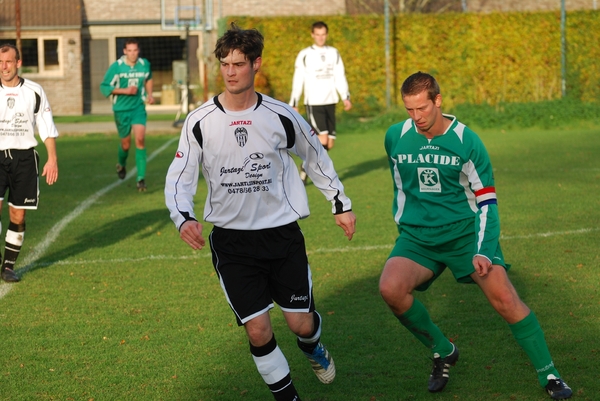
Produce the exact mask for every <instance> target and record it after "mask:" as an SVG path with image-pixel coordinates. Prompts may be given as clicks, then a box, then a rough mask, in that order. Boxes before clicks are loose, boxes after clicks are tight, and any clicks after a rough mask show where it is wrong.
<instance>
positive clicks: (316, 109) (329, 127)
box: [306, 104, 335, 139]
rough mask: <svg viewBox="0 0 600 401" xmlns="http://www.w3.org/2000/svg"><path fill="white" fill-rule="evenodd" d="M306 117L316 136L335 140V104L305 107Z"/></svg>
mask: <svg viewBox="0 0 600 401" xmlns="http://www.w3.org/2000/svg"><path fill="white" fill-rule="evenodd" d="M306 117H307V119H308V123H309V124H310V125H311V127H312V128H313V129H314V130H315V132H316V133H317V134H319V135H327V136H328V137H329V138H333V139H335V104H326V105H323V106H310V105H306Z"/></svg>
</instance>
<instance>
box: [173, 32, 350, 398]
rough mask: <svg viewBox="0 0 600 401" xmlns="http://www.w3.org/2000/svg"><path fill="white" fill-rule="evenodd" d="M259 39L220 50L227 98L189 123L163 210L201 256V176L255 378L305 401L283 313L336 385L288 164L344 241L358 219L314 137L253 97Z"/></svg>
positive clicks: (287, 112)
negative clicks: (282, 339)
mask: <svg viewBox="0 0 600 401" xmlns="http://www.w3.org/2000/svg"><path fill="white" fill-rule="evenodd" d="M262 50H263V37H262V35H261V34H260V33H259V32H258V31H257V30H254V29H252V30H242V29H240V28H239V27H237V26H236V25H235V24H232V26H231V28H230V29H229V30H228V31H227V32H226V33H225V35H224V36H222V37H221V38H220V39H219V40H218V41H217V45H216V48H215V51H214V54H215V56H216V57H217V59H218V60H219V61H220V70H221V75H222V77H223V81H224V84H225V91H224V92H223V93H221V94H220V95H218V96H215V97H214V98H213V99H211V100H209V101H208V102H206V103H205V104H203V105H202V106H200V107H199V108H197V109H196V110H194V111H193V112H191V113H190V114H189V115H188V117H187V118H186V121H185V124H184V126H183V129H182V132H181V138H180V142H179V147H178V150H177V153H176V155H175V158H174V160H173V162H172V163H171V166H170V167H169V171H168V173H167V177H166V186H165V200H166V204H167V207H168V208H169V210H170V213H171V218H172V220H173V222H174V223H175V225H176V227H177V228H178V230H179V232H180V236H181V238H182V240H183V241H185V242H186V243H187V244H189V245H190V246H191V247H192V248H193V249H202V248H203V247H204V246H205V238H204V235H203V231H202V230H203V225H202V224H201V223H200V222H199V221H197V219H196V217H195V213H194V203H193V198H194V195H195V194H196V190H197V186H198V178H199V174H200V171H202V175H203V176H204V179H205V180H206V184H207V191H208V192H207V198H206V203H205V206H204V221H207V222H210V223H212V224H213V225H214V228H213V230H212V232H211V233H210V235H209V242H210V247H211V251H212V257H213V265H214V268H215V270H216V272H217V274H218V277H219V280H220V282H221V286H222V288H223V291H224V293H225V296H226V298H227V301H228V303H229V305H230V307H231V309H232V311H233V312H234V314H235V316H236V319H237V322H238V324H239V325H243V326H244V327H245V330H246V333H247V335H248V338H249V342H250V351H251V354H252V357H253V359H254V362H255V364H256V367H257V369H258V371H259V373H260V374H261V375H262V377H263V379H264V381H265V383H266V384H267V385H268V387H269V389H270V390H271V393H272V394H273V396H274V397H275V399H276V400H278V401H299V400H300V397H299V395H298V393H297V392H296V389H295V387H294V385H293V383H292V380H291V376H290V368H289V366H288V363H287V360H286V358H285V356H284V355H283V353H282V352H281V350H280V348H279V347H278V345H277V342H276V340H275V336H274V334H273V330H272V326H271V320H270V316H269V310H270V309H271V308H273V306H274V303H277V304H278V305H279V307H280V308H281V309H282V311H283V314H284V317H285V319H286V322H287V324H288V326H289V328H290V330H291V331H292V332H293V333H294V334H296V335H297V338H298V346H299V348H300V349H301V350H302V351H303V352H304V354H305V355H306V356H307V358H308V359H309V361H310V362H311V364H312V367H313V370H314V372H315V374H316V375H317V377H318V378H319V380H320V381H321V382H323V383H331V382H332V381H333V379H334V377H335V364H334V362H333V359H332V358H331V354H330V353H329V352H328V351H327V349H326V348H325V347H324V346H323V344H322V343H321V341H320V338H321V328H322V322H321V317H320V315H319V314H318V313H317V311H316V310H315V301H314V299H313V291H312V277H311V271H310V266H309V264H308V258H307V255H306V249H305V244H304V237H303V235H302V232H301V230H300V227H299V225H298V223H297V220H299V219H302V218H305V217H308V215H309V208H308V200H307V195H306V191H305V189H304V185H303V184H302V181H301V179H300V176H299V174H298V170H297V168H296V165H295V163H294V159H293V158H292V156H291V154H295V155H298V156H299V157H300V158H302V159H303V160H304V161H305V163H306V166H307V167H306V168H307V171H308V174H309V175H310V178H311V179H312V180H313V182H314V184H315V186H316V187H317V188H319V189H320V190H321V192H322V193H323V194H324V195H325V197H326V198H327V200H329V201H330V202H331V203H332V212H333V214H334V217H335V221H336V224H337V225H338V226H340V227H341V228H342V229H343V230H344V233H345V235H346V236H347V237H348V239H349V240H350V239H352V236H353V235H354V232H355V221H356V218H355V216H354V213H353V212H352V210H351V202H350V199H348V197H347V196H346V195H345V193H344V187H343V185H342V183H341V182H340V180H339V178H338V175H337V173H336V172H335V170H334V167H333V163H332V162H331V159H330V158H329V156H328V155H327V152H326V151H325V150H324V149H323V147H322V145H321V144H320V142H319V140H318V138H317V136H316V135H315V132H314V131H313V130H312V129H311V127H310V126H309V124H308V123H307V122H306V121H304V120H303V119H302V117H301V116H300V115H299V114H298V113H297V112H296V111H294V110H293V109H292V107H290V106H289V105H287V104H285V103H283V102H280V101H277V100H275V99H272V98H270V97H268V96H265V95H262V94H260V93H257V92H255V90H254V76H255V74H256V72H257V71H258V70H259V68H260V66H261V63H262V57H261V55H262Z"/></svg>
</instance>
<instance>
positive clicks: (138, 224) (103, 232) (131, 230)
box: [19, 208, 172, 275]
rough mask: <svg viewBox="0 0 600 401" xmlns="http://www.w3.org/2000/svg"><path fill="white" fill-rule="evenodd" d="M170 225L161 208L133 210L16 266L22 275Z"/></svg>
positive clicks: (151, 233) (144, 235)
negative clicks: (70, 242)
mask: <svg viewBox="0 0 600 401" xmlns="http://www.w3.org/2000/svg"><path fill="white" fill-rule="evenodd" d="M171 225H172V222H171V220H170V219H169V215H168V213H167V212H166V211H165V209H164V208H160V209H154V210H149V211H146V212H142V213H137V214H134V215H131V216H127V217H125V218H123V219H120V220H109V221H108V222H106V223H105V224H104V225H102V226H100V227H98V228H96V229H94V230H91V231H87V232H85V233H84V234H82V235H80V236H79V237H78V238H77V242H76V243H74V244H73V245H71V246H69V247H67V248H64V249H61V250H58V251H55V252H53V253H50V254H48V255H45V256H43V257H42V258H41V259H39V260H38V261H36V262H34V263H32V264H30V265H28V266H25V267H24V268H23V269H19V273H20V274H21V275H24V274H27V273H31V272H33V271H35V270H38V269H41V268H48V267H51V266H53V265H56V264H60V262H61V261H63V260H67V259H69V258H72V257H74V256H76V255H78V254H80V253H83V252H86V251H88V250H89V249H91V248H108V247H111V246H113V245H115V244H117V243H120V242H122V241H125V240H126V239H127V238H129V237H133V236H137V237H139V238H141V239H144V238H146V237H148V236H151V235H155V232H156V231H160V230H162V229H166V227H169V228H171V227H170V226H171ZM144 255H146V253H144ZM122 256H124V255H122Z"/></svg>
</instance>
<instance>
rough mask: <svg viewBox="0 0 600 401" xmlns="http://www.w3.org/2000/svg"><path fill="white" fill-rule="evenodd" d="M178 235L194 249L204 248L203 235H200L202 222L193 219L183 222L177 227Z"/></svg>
mask: <svg viewBox="0 0 600 401" xmlns="http://www.w3.org/2000/svg"><path fill="white" fill-rule="evenodd" d="M179 237H180V238H181V239H182V240H184V241H185V242H186V243H187V244H188V245H189V246H191V247H192V248H193V249H196V250H200V249H202V248H204V245H205V244H206V242H205V241H204V237H202V224H200V223H198V222H197V221H195V220H189V221H186V222H185V223H183V225H182V226H181V228H180V229H179Z"/></svg>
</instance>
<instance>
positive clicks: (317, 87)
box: [290, 21, 352, 181]
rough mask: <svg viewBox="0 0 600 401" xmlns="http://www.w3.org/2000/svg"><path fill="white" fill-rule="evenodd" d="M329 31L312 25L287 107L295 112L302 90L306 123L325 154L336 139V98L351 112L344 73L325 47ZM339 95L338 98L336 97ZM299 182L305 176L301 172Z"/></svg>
mask: <svg viewBox="0 0 600 401" xmlns="http://www.w3.org/2000/svg"><path fill="white" fill-rule="evenodd" d="M328 34H329V28H328V27H327V24H326V23H325V22H323V21H317V22H315V23H314V24H313V25H312V28H311V34H310V35H311V36H312V38H313V41H314V44H313V45H311V46H309V47H307V48H305V49H303V50H301V51H300V53H298V56H297V57H296V62H295V64H294V78H293V81H292V95H291V98H290V106H292V107H293V108H294V109H295V110H296V111H298V104H299V102H300V96H301V95H302V91H303V90H304V106H305V108H306V116H307V119H308V122H309V123H310V125H311V126H312V127H313V129H314V130H315V131H316V132H317V134H319V140H320V141H321V144H322V145H323V147H324V148H325V149H326V150H329V149H331V148H333V145H334V143H335V139H336V119H335V106H336V104H337V103H338V102H339V100H340V97H341V98H342V101H343V102H344V110H346V111H348V110H350V109H351V108H352V102H350V91H349V90H348V81H347V80H346V73H345V70H344V62H343V61H342V57H341V56H340V53H339V52H338V50H337V49H336V48H335V47H331V46H327V45H326V44H325V43H326V42H327V35H328ZM338 92H339V95H338ZM301 177H302V180H303V181H305V180H306V173H305V172H304V170H302V171H301Z"/></svg>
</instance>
